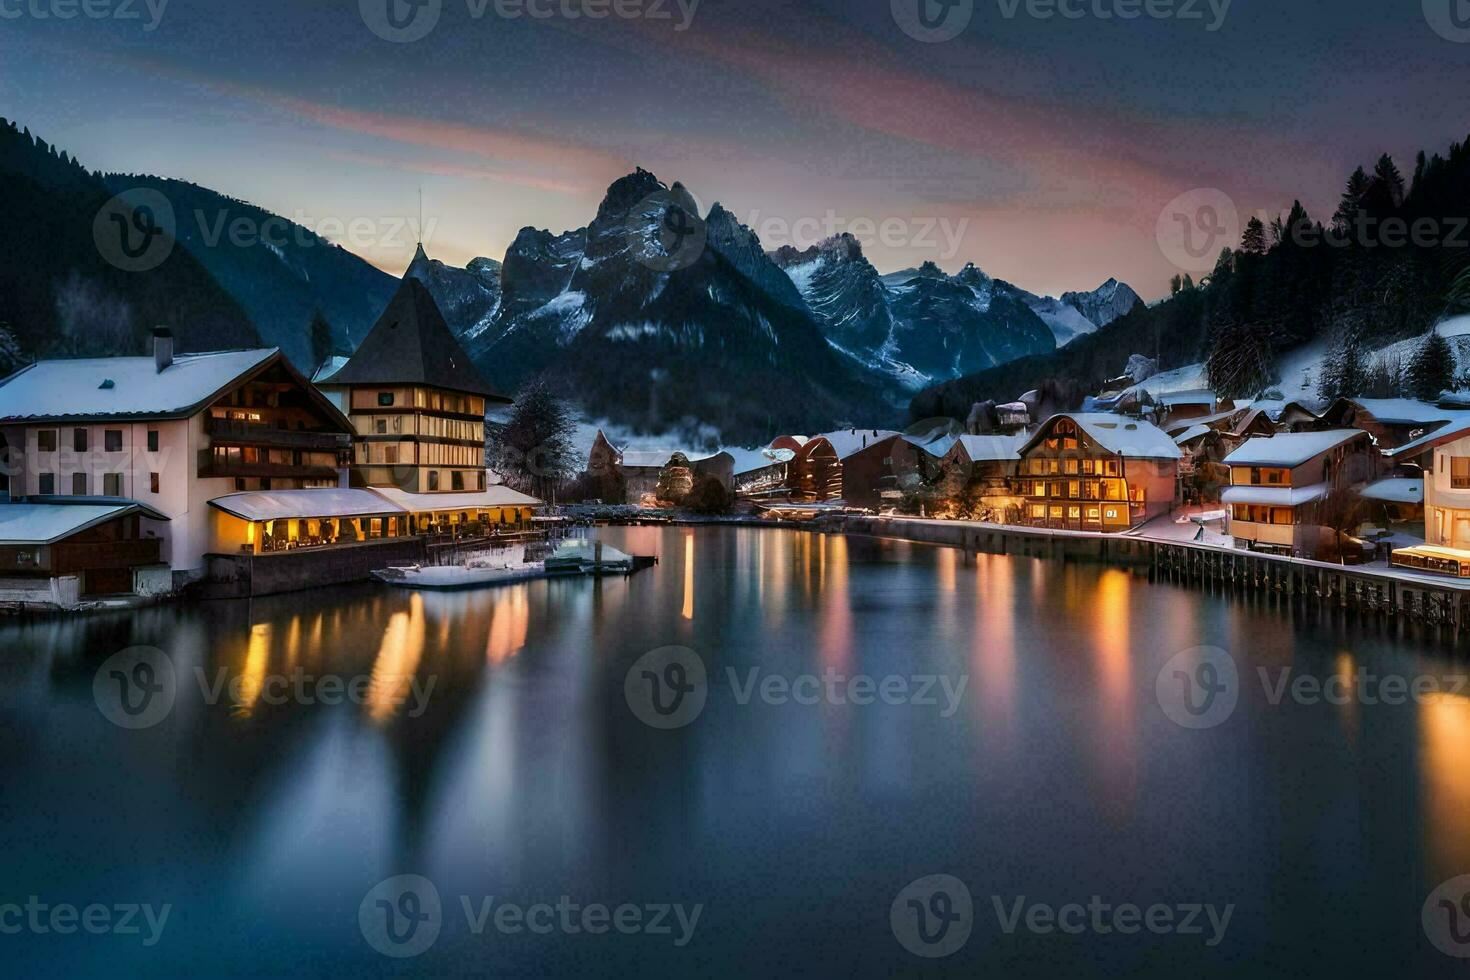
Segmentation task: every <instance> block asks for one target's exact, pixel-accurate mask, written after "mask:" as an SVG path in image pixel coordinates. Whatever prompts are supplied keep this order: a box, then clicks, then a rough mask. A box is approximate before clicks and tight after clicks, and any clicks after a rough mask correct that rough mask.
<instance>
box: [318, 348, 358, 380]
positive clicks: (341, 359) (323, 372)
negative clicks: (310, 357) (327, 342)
mask: <svg viewBox="0 0 1470 980" xmlns="http://www.w3.org/2000/svg"><path fill="white" fill-rule="evenodd" d="M350 360H352V358H350V357H348V356H347V355H346V354H333V355H332V356H331V357H329V358H327V359H326V360H325V361H323V362H322V363H321V366H320V367H318V368H317V369H316V374H313V375H312V376H311V383H312V384H314V385H319V384H322V383H323V382H325V381H328V380H330V379H331V377H332V375H334V374H336V373H337V372H338V371H340V370H342V368H344V367H346V366H347V362H348V361H350Z"/></svg>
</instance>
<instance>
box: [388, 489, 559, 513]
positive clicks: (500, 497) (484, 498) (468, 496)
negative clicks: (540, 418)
mask: <svg viewBox="0 0 1470 980" xmlns="http://www.w3.org/2000/svg"><path fill="white" fill-rule="evenodd" d="M372 492H373V493H376V494H380V495H381V496H383V497H384V498H386V499H387V500H390V501H392V502H393V503H394V504H396V505H397V506H399V507H401V508H402V509H404V510H406V511H409V512H411V513H414V514H424V513H428V512H430V511H451V510H478V509H484V508H490V507H540V506H541V501H540V500H537V499H536V498H535V497H532V496H529V495H527V494H524V493H521V492H520V491H519V490H512V489H511V488H510V487H507V486H503V485H496V486H489V487H486V488H485V489H484V490H472V491H468V492H465V493H409V492H408V491H407V490H399V489H398V488H397V487H373V488H372Z"/></svg>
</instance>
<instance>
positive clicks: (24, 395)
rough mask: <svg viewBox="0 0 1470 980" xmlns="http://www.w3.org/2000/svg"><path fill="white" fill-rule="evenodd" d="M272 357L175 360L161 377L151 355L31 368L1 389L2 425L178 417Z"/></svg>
mask: <svg viewBox="0 0 1470 980" xmlns="http://www.w3.org/2000/svg"><path fill="white" fill-rule="evenodd" d="M277 353H278V350H277V348H274V347H270V348H265V349H258V350H238V351H220V352H217V353H211V354H180V355H178V356H177V357H175V358H174V361H173V363H172V364H170V365H169V366H168V367H166V368H164V369H163V370H162V371H160V370H158V368H157V366H156V365H155V363H154V360H153V358H152V356H148V357H88V358H79V359H76V360H65V361H37V362H36V363H35V364H32V365H31V366H30V367H27V368H23V369H22V370H20V371H18V372H16V373H15V374H13V375H11V376H10V377H9V378H7V379H6V380H5V381H4V382H0V420H5V421H17V422H19V421H40V420H43V419H73V418H74V419H111V418H183V417H186V416H189V415H192V414H193V413H194V412H195V411H197V410H199V409H200V408H202V407H203V406H204V403H205V402H207V401H208V400H209V399H210V398H211V397H212V396H213V395H215V394H217V393H218V392H220V391H222V390H224V389H225V388H227V387H229V386H230V385H231V384H232V383H233V382H234V381H235V380H236V379H238V378H240V377H241V376H242V375H245V374H248V373H250V372H251V371H253V370H255V369H256V368H259V367H260V366H261V365H263V364H264V363H265V362H266V361H268V360H270V359H271V358H272V357H274V356H275V355H276V354H277Z"/></svg>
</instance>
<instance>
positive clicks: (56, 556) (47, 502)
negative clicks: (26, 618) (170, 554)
mask: <svg viewBox="0 0 1470 980" xmlns="http://www.w3.org/2000/svg"><path fill="white" fill-rule="evenodd" d="M168 520H169V519H168V517H167V516H165V515H164V514H162V513H160V512H159V511H157V510H154V509H153V508H152V507H148V506H146V505H144V504H140V503H138V502H137V501H135V500H127V499H123V498H120V497H117V498H113V497H37V498H34V499H31V498H22V499H20V500H15V501H12V502H10V503H6V504H3V505H0V603H4V604H6V605H16V606H21V607H26V606H44V607H54V608H60V609H70V608H74V607H75V606H77V605H78V604H79V603H80V602H82V601H83V600H85V599H90V598H94V597H97V596H106V595H116V594H121V593H139V592H144V593H146V592H150V591H156V592H168V591H170V590H171V589H172V587H173V576H172V572H171V571H170V569H169V567H168V565H166V564H164V563H163V552H162V545H163V540H164V535H165V532H166V529H167V525H168Z"/></svg>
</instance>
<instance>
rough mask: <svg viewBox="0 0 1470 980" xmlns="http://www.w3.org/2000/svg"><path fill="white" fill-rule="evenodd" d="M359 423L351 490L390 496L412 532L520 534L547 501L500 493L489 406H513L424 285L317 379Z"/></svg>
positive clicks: (404, 295) (408, 285)
mask: <svg viewBox="0 0 1470 980" xmlns="http://www.w3.org/2000/svg"><path fill="white" fill-rule="evenodd" d="M317 384H318V385H319V387H320V388H321V389H322V390H323V391H324V392H326V393H327V394H328V395H329V396H330V397H331V398H332V399H333V400H334V402H335V403H336V404H337V405H338V407H340V408H341V409H342V411H343V412H344V413H345V414H346V415H347V416H348V418H349V419H350V420H351V424H352V428H353V432H354V439H353V458H352V472H351V485H352V486H353V487H358V488H370V489H374V490H379V491H382V492H383V495H384V496H387V497H388V498H389V499H390V500H391V501H392V502H393V503H395V504H397V505H398V506H400V507H402V508H403V509H404V510H406V511H407V512H408V513H409V514H410V515H411V516H412V520H411V522H410V530H411V533H413V534H426V533H448V532H458V531H459V530H462V528H461V525H475V529H476V530H482V529H483V528H484V527H485V526H487V525H495V526H500V527H521V526H524V525H525V524H526V523H527V522H528V521H529V520H530V517H531V513H532V510H533V508H534V507H535V506H536V505H537V504H539V501H536V500H535V499H534V498H532V497H528V496H526V495H524V494H519V493H515V492H514V491H510V490H508V488H504V487H499V488H497V487H494V486H493V485H492V484H493V481H491V480H490V479H489V478H488V477H487V470H486V465H485V408H486V406H487V404H510V402H511V399H509V398H507V397H506V396H504V395H501V394H499V393H498V392H496V391H495V389H494V388H492V387H491V386H490V384H489V383H488V382H486V381H485V379H484V378H483V377H481V375H480V372H479V370H478V369H477V368H476V367H475V365H474V364H473V362H471V360H470V358H469V355H468V354H466V353H465V352H464V349H463V348H462V347H461V346H460V344H459V341H458V340H457V339H455V336H454V334H453V333H452V332H451V331H450V329H449V325H448V324H447V323H445V322H444V317H443V315H442V314H441V313H440V312H439V308H438V306H437V305H435V303H434V298H433V297H432V296H431V295H430V294H429V291H428V289H427V288H425V286H424V284H423V283H422V282H420V281H419V280H418V279H416V278H413V277H409V278H406V279H404V280H403V284H402V285H401V286H400V287H399V289H398V292H397V293H395V294H394V296H393V299H392V300H391V301H389V303H388V306H387V308H386V309H385V310H384V311H383V315H382V316H381V317H379V318H378V321H377V323H376V324H374V326H373V328H372V330H371V331H369V332H368V335H367V336H366V337H364V338H363V341H362V344H361V345H359V347H358V349H357V351H356V353H354V354H353V355H352V356H351V357H350V358H348V360H347V361H346V363H344V364H342V366H341V367H339V368H338V369H337V370H336V371H335V372H333V373H331V374H328V375H326V376H324V377H322V378H321V380H319V381H318V382H317Z"/></svg>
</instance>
